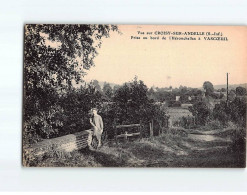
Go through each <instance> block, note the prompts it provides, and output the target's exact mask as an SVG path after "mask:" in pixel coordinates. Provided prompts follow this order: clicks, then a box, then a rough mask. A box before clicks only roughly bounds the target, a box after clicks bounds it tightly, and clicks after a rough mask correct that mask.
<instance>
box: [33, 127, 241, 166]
mask: <svg viewBox="0 0 247 195" xmlns="http://www.w3.org/2000/svg"><path fill="white" fill-rule="evenodd" d="M229 131H230V132H232V130H229ZM229 131H222V132H223V133H220V132H219V133H218V135H212V134H210V133H209V135H207V134H206V133H205V132H204V134H196V131H194V133H193V132H189V133H188V132H186V130H184V129H170V130H167V131H166V132H164V133H163V134H162V135H160V136H157V137H154V138H143V139H141V140H136V141H132V142H127V143H119V144H116V143H115V142H108V143H106V144H105V145H104V146H102V147H101V148H99V149H98V150H93V151H92V150H89V149H83V150H80V151H74V152H71V153H64V152H63V153H61V152H60V153H58V152H55V151H53V152H50V153H48V154H46V155H45V156H43V157H42V159H39V160H38V161H37V162H36V163H35V164H33V165H34V166H41V167H42V166H49V167H54V166H55V167H61V166H69V167H245V163H243V162H244V161H245V160H243V159H245V153H241V152H240V150H238V149H237V148H236V147H234V144H233V141H234V140H233V137H232V136H231V133H229Z"/></svg>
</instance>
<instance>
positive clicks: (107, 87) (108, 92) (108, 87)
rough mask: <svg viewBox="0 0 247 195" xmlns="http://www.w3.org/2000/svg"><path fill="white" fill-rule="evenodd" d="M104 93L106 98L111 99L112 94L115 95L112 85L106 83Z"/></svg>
mask: <svg viewBox="0 0 247 195" xmlns="http://www.w3.org/2000/svg"><path fill="white" fill-rule="evenodd" d="M103 93H104V94H105V96H106V97H108V98H109V99H111V97H112V94H113V90H112V88H111V85H110V84H109V83H106V82H105V83H104V86H103Z"/></svg>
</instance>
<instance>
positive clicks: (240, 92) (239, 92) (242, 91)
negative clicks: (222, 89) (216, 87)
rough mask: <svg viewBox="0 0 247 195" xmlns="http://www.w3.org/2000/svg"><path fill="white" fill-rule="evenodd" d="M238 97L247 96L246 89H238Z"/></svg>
mask: <svg viewBox="0 0 247 195" xmlns="http://www.w3.org/2000/svg"><path fill="white" fill-rule="evenodd" d="M236 95H237V96H243V95H246V88H244V87H240V86H239V87H237V88H236Z"/></svg>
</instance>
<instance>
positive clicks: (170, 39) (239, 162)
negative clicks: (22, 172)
mask: <svg viewBox="0 0 247 195" xmlns="http://www.w3.org/2000/svg"><path fill="white" fill-rule="evenodd" d="M23 36H24V51H23V59H24V62H23V108H22V109H23V110H22V114H23V116H22V120H23V121H22V165H23V166H24V167H138V168H144V167H156V168H158V167H159V168H166V167H186V168H245V167H246V98H247V91H246V90H247V28H246V26H197V25H194V26H189V25H187V26H186V25H183V26H182V25H115V24H114V25H113V24H109V25H108V24H26V25H24V30H23Z"/></svg>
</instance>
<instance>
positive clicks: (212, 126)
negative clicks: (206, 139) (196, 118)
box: [207, 120, 223, 130]
mask: <svg viewBox="0 0 247 195" xmlns="http://www.w3.org/2000/svg"><path fill="white" fill-rule="evenodd" d="M207 126H208V127H209V128H210V129H211V130H215V129H223V124H222V123H221V122H220V121H219V120H212V121H210V122H208V123H207Z"/></svg>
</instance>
